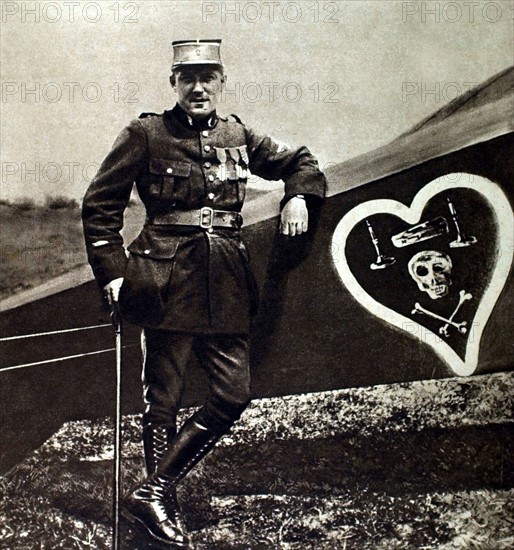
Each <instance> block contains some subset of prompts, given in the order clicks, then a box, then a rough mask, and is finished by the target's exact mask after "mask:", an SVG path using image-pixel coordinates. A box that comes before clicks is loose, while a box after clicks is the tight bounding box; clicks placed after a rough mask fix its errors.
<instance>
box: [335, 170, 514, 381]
mask: <svg viewBox="0 0 514 550" xmlns="http://www.w3.org/2000/svg"><path fill="white" fill-rule="evenodd" d="M513 253H514V215H513V212H512V208H511V206H510V203H509V200H508V199H507V197H506V195H505V194H504V193H503V191H502V190H501V188H500V187H499V186H498V185H497V184H495V183H493V182H491V181H490V180H488V179H486V178H483V177H481V176H476V175H473V174H462V173H460V174H448V175H446V176H443V177H441V178H438V179H436V180H434V181H432V182H430V183H428V184H427V185H425V186H424V187H423V188H422V189H421V190H420V191H419V192H418V193H417V195H416V196H415V197H414V199H413V201H412V204H411V205H410V206H406V205H405V204H403V203H401V202H398V201H395V200H390V199H377V200H371V201H368V202H365V203H362V204H359V205H358V206H356V207H355V208H353V209H352V210H350V211H349V212H348V213H347V214H346V215H345V216H344V217H343V218H342V219H341V221H340V222H339V224H338V225H337V227H336V230H335V232H334V235H333V239H332V256H333V260H334V265H335V267H336V269H337V272H338V274H339V276H340V278H341V280H342V282H343V284H344V285H345V286H346V288H347V289H348V290H349V292H350V293H351V294H352V295H353V297H354V298H355V299H356V300H357V301H358V302H359V303H360V304H361V305H362V306H364V307H365V308H366V309H367V310H368V311H369V312H371V313H372V314H373V315H375V316H377V317H378V318H380V319H381V320H382V321H384V322H386V323H388V324H390V325H393V326H394V327H396V328H397V329H399V330H402V331H405V332H407V333H409V334H410V335H411V336H412V337H413V338H417V339H418V340H421V341H422V342H424V343H425V344H426V345H429V346H430V347H431V348H432V349H433V350H434V351H435V352H436V353H437V354H438V355H439V357H441V359H442V360H443V361H444V362H445V363H446V364H447V365H448V366H449V367H450V368H451V369H452V370H453V371H454V372H455V373H456V374H458V375H461V376H469V375H471V374H473V372H475V370H476V368H477V365H478V357H479V351H480V342H481V339H482V335H483V332H484V329H485V327H486V324H487V321H488V320H489V317H490V315H491V312H492V311H493V309H494V307H495V305H496V302H497V300H498V297H499V296H500V294H501V292H502V290H503V288H504V286H505V283H506V281H507V277H508V275H509V271H510V268H511V265H512V259H513Z"/></svg>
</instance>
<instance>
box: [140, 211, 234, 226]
mask: <svg viewBox="0 0 514 550" xmlns="http://www.w3.org/2000/svg"><path fill="white" fill-rule="evenodd" d="M148 223H151V224H155V225H192V226H198V227H201V228H203V229H212V228H213V227H229V228H232V229H239V228H240V227H241V226H242V225H243V217H242V216H241V214H240V213H239V212H232V211H229V210H214V209H213V208H211V207H210V206H204V207H203V208H198V209H196V210H172V211H171V212H166V213H163V214H155V215H154V216H152V217H151V218H150V219H149V220H148Z"/></svg>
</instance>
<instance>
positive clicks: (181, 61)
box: [171, 39, 223, 71]
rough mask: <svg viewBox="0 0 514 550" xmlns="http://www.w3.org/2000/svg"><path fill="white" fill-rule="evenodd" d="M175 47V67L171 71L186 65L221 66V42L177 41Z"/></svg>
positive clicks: (215, 40)
mask: <svg viewBox="0 0 514 550" xmlns="http://www.w3.org/2000/svg"><path fill="white" fill-rule="evenodd" d="M171 45H172V46H173V65H172V66H171V70H172V71H173V70H174V69H177V68H179V67H183V66H184V65H220V66H223V63H222V62H221V56H220V46H221V40H219V39H213V40H175V41H174V42H172V43H171Z"/></svg>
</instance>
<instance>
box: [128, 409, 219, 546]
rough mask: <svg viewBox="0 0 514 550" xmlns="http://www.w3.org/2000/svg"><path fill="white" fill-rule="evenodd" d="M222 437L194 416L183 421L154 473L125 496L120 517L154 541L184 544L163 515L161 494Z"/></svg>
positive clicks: (170, 489)
mask: <svg viewBox="0 0 514 550" xmlns="http://www.w3.org/2000/svg"><path fill="white" fill-rule="evenodd" d="M222 435H223V434H222V433H215V432H212V431H211V430H209V429H207V428H205V427H203V426H201V425H200V424H198V423H197V422H195V419H194V417H191V418H189V419H188V420H186V422H185V423H184V425H183V426H182V428H181V429H180V431H179V433H178V434H177V435H176V437H175V438H174V440H173V442H172V444H171V446H170V447H169V449H168V450H167V451H166V452H165V454H164V456H163V458H162V460H161V462H160V463H159V465H158V466H157V471H156V472H155V473H154V474H152V475H151V476H149V477H148V478H147V479H145V480H143V481H142V482H141V483H140V484H139V485H137V486H136V488H135V489H134V490H133V491H132V492H131V493H130V494H129V495H128V496H127V497H126V499H125V501H124V510H123V511H124V515H125V516H127V517H128V519H130V520H132V521H134V520H135V521H138V522H140V523H142V524H143V525H144V526H145V527H146V529H147V530H148V532H149V533H150V534H151V535H152V536H153V537H154V538H156V539H157V540H160V541H163V542H168V543H174V544H176V545H177V546H178V547H180V545H183V546H182V547H184V545H187V542H186V540H187V539H186V537H185V536H184V533H181V532H180V531H181V530H180V529H179V527H178V526H177V525H175V524H173V521H172V520H171V519H170V518H169V517H168V516H167V515H166V509H165V501H166V496H165V495H166V493H169V492H171V491H173V490H175V488H176V486H177V484H178V483H179V482H180V481H181V480H182V479H183V478H184V477H185V476H186V475H187V474H188V472H190V471H191V469H192V468H193V467H194V466H196V464H198V462H200V460H201V459H202V458H203V457H204V456H205V455H206V454H207V453H208V452H209V451H210V450H211V449H212V448H213V447H214V445H215V444H216V443H217V442H218V440H219V439H220V438H221V436H222Z"/></svg>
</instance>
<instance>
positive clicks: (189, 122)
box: [172, 103, 218, 131]
mask: <svg viewBox="0 0 514 550" xmlns="http://www.w3.org/2000/svg"><path fill="white" fill-rule="evenodd" d="M172 112H173V114H174V115H175V116H176V117H177V119H178V121H179V122H180V123H181V124H182V125H183V126H185V127H186V128H190V129H191V130H198V131H201V130H210V129H212V128H214V127H215V126H216V124H217V123H218V115H217V113H216V111H214V112H213V113H211V114H210V115H209V116H208V117H205V118H202V119H200V120H194V119H192V118H191V117H190V116H189V115H188V114H187V113H186V112H185V111H184V109H182V107H181V106H180V105H179V104H178V103H177V104H176V105H175V107H173V110H172Z"/></svg>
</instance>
